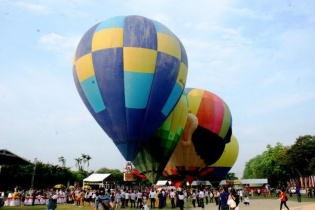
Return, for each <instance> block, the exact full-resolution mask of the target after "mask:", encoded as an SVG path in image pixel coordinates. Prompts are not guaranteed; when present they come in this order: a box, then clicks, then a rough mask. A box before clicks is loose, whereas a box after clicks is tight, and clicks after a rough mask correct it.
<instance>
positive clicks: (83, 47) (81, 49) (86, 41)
mask: <svg viewBox="0 0 315 210" xmlns="http://www.w3.org/2000/svg"><path fill="white" fill-rule="evenodd" d="M96 27H97V25H94V26H93V27H92V28H90V29H89V30H88V31H87V32H86V33H85V34H84V36H83V37H82V38H81V40H80V42H79V44H78V47H77V51H76V55H75V58H76V60H78V59H79V58H81V57H82V56H84V55H86V54H89V53H90V52H91V51H92V50H91V46H92V39H93V35H94V31H95V28H96Z"/></svg>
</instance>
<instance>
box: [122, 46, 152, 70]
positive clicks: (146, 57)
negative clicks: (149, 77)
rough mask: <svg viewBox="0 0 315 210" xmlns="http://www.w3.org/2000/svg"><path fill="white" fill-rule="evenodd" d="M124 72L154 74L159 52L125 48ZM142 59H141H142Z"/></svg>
mask: <svg viewBox="0 0 315 210" xmlns="http://www.w3.org/2000/svg"><path fill="white" fill-rule="evenodd" d="M123 49H124V52H123V54H124V59H123V60H124V70H125V71H132V72H141V73H154V72H155V67H156V59H157V51H156V50H151V49H145V48H138V47H124V48H123ZM140 58H141V59H140Z"/></svg>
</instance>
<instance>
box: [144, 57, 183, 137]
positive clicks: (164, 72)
mask: <svg viewBox="0 0 315 210" xmlns="http://www.w3.org/2000/svg"><path fill="white" fill-rule="evenodd" d="M179 68H180V61H179V60H178V59H177V58H175V57H173V56H171V55H168V54H166V53H162V52H158V57H157V63H156V69H155V76H154V80H153V84H152V89H151V93H150V97H149V102H148V104H149V106H148V107H147V112H146V113H147V114H146V116H145V121H146V122H147V125H148V126H147V129H146V130H145V131H143V132H145V134H144V136H145V137H148V136H150V133H149V132H150V131H152V130H154V129H155V130H156V129H157V128H158V127H159V126H160V124H159V122H161V121H160V120H162V122H163V121H164V120H163V119H165V117H167V116H168V115H169V114H170V111H171V110H169V109H168V111H169V113H163V112H162V110H163V108H164V107H165V105H166V103H167V100H168V99H169V97H170V95H171V93H172V91H173V89H174V86H175V84H176V79H177V75H178V72H179ZM179 98H180V97H178V99H179ZM178 99H177V100H178ZM176 103H177V102H176ZM175 105H176V104H174V106H175ZM174 106H173V108H174ZM155 110H160V111H159V112H156V111H155ZM164 111H166V110H164ZM149 126H150V127H149Z"/></svg>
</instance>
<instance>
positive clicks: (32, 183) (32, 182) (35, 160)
mask: <svg viewBox="0 0 315 210" xmlns="http://www.w3.org/2000/svg"><path fill="white" fill-rule="evenodd" d="M36 163H37V158H35V159H34V168H33V174H32V181H31V188H33V186H34V177H35V170H36Z"/></svg>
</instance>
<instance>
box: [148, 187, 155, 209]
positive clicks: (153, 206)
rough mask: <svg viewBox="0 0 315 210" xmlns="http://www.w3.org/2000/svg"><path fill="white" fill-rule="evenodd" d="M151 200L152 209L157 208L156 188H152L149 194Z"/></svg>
mask: <svg viewBox="0 0 315 210" xmlns="http://www.w3.org/2000/svg"><path fill="white" fill-rule="evenodd" d="M149 198H150V202H151V209H154V208H155V192H154V189H152V190H151V192H150V194H149Z"/></svg>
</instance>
